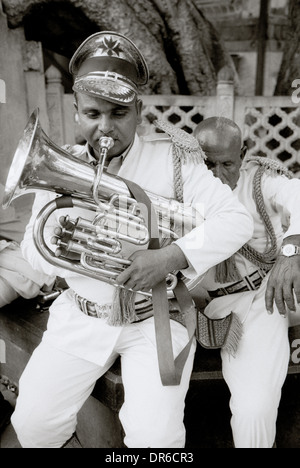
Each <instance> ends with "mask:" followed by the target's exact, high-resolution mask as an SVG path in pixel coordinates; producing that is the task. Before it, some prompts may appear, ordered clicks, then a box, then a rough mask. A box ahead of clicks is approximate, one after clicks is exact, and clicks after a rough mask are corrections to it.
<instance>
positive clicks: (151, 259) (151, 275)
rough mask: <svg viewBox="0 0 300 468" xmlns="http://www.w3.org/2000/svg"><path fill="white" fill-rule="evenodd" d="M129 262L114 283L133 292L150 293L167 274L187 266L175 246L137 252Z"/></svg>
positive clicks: (182, 255)
mask: <svg viewBox="0 0 300 468" xmlns="http://www.w3.org/2000/svg"><path fill="white" fill-rule="evenodd" d="M129 260H131V261H132V263H131V265H130V266H129V267H128V268H126V270H124V271H123V272H122V273H121V274H120V275H119V276H118V277H117V279H116V283H117V284H119V285H120V286H124V287H125V288H128V289H132V290H133V291H150V290H151V289H152V288H153V287H154V286H155V285H156V284H158V283H160V282H161V281H163V280H165V279H166V277H167V275H168V273H170V272H172V271H176V270H180V269H183V268H186V267H187V266H188V264H187V261H186V258H185V256H184V254H183V252H182V250H181V249H180V247H178V246H177V245H175V244H172V245H169V246H167V247H164V248H162V249H159V250H139V251H137V252H134V254H132V255H131V256H130V258H129Z"/></svg>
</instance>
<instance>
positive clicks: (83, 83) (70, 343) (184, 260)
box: [12, 32, 253, 448]
mask: <svg viewBox="0 0 300 468" xmlns="http://www.w3.org/2000/svg"><path fill="white" fill-rule="evenodd" d="M70 70H71V72H72V73H73V75H74V77H75V81H74V88H73V89H74V91H75V99H76V109H77V113H78V119H79V124H80V128H81V132H82V135H83V136H84V138H85V139H86V141H87V143H86V145H84V146H78V145H77V146H75V147H73V148H68V151H70V152H71V153H72V154H73V155H74V156H76V158H79V159H81V160H83V161H86V162H90V163H92V164H93V163H97V160H98V158H99V139H100V138H101V137H104V136H106V137H111V138H112V139H113V146H112V148H110V149H109V150H108V152H107V156H106V158H107V167H106V171H107V172H110V173H114V174H118V177H122V178H124V179H126V180H127V181H132V182H134V183H135V184H138V185H139V186H140V187H142V189H144V190H145V191H149V192H152V193H155V194H157V195H159V196H161V197H166V198H167V199H176V198H177V199H179V198H182V200H180V201H183V202H184V203H185V204H189V205H192V206H193V207H195V208H197V206H202V207H203V210H204V221H203V224H202V225H201V226H200V225H199V226H196V227H195V228H194V229H193V230H192V231H191V232H189V233H187V234H185V235H184V236H182V237H181V238H179V239H177V240H176V241H174V242H173V243H172V244H171V245H167V246H165V247H162V248H160V249H159V250H158V249H148V250H145V249H139V250H136V251H134V250H135V249H133V252H132V253H131V255H130V261H131V264H130V266H128V267H127V268H125V269H124V271H122V272H121V273H120V274H119V275H118V276H117V278H116V284H115V285H112V284H109V283H107V282H105V281H99V280H97V279H93V278H89V277H85V276H82V275H80V274H76V273H74V272H70V271H67V270H64V269H63V268H57V267H55V266H52V265H50V264H49V263H48V262H47V261H46V260H45V259H43V258H42V257H41V256H40V255H39V254H38V252H37V250H36V248H35V246H34V243H33V234H32V232H33V224H34V220H35V218H36V216H37V213H38V212H39V210H40V209H41V208H42V207H43V206H44V205H45V204H46V203H47V202H48V201H49V200H51V199H53V194H51V193H48V192H44V193H38V194H37V195H36V200H35V203H34V207H33V214H32V219H31V221H30V222H29V225H28V226H27V230H26V234H25V237H24V240H23V242H22V250H23V253H24V256H25V257H26V258H27V259H28V260H29V261H30V262H31V264H32V265H33V267H34V268H35V269H37V270H41V271H44V272H47V274H53V275H58V276H60V277H63V278H65V280H66V282H67V284H68V286H69V289H67V290H66V291H65V292H64V293H62V294H61V295H60V297H59V298H57V299H56V300H55V301H54V302H53V304H52V306H51V308H50V317H49V322H48V328H47V331H46V332H45V333H44V336H43V340H42V342H41V344H40V345H39V346H38V347H37V349H36V350H35V351H34V353H33V355H32V357H31V359H30V361H29V363H28V365H27V367H26V369H25V371H24V373H23V375H22V377H21V380H20V391H19V397H18V401H17V406H16V411H15V413H14V415H13V417H12V424H13V426H14V428H15V430H16V433H17V436H18V438H19V441H20V443H21V445H22V446H23V447H30V448H51V447H53V448H59V447H62V446H63V445H64V443H65V442H66V441H67V440H68V439H69V438H70V437H71V436H72V434H73V433H74V431H75V428H76V415H77V413H78V411H79V409H80V408H81V406H82V405H83V403H84V402H85V401H86V399H87V398H88V397H89V395H90V394H91V392H92V390H93V387H94V384H95V382H96V380H97V379H98V378H100V377H101V376H102V375H103V374H104V373H105V372H106V371H107V370H108V369H109V367H110V366H111V365H112V364H113V362H114V361H115V360H116V358H117V357H118V356H120V357H121V367H122V380H123V384H124V389H125V401H124V404H123V406H122V408H121V411H120V414H119V416H120V420H121V423H122V425H123V428H124V432H125V439H124V443H125V445H126V446H127V447H131V448H143V447H144V448H146V447H156V448H159V447H168V448H172V447H174V448H176V447H184V445H185V428H184V424H183V416H184V400H185V396H186V392H187V390H188V386H189V380H190V375H191V371H192V366H193V358H194V352H195V347H196V344H195V338H193V337H192V339H191V346H190V348H189V353H188V356H187V358H186V362H185V365H184V367H183V371H182V376H181V380H180V382H177V384H175V385H163V383H162V380H161V375H160V373H159V362H158V355H157V346H156V333H155V320H154V317H153V316H152V315H153V313H151V311H152V306H151V300H149V299H148V298H146V299H145V297H144V296H143V294H141V292H143V291H150V290H153V291H154V290H156V287H157V285H158V284H161V282H163V281H164V280H165V278H166V276H167V274H168V273H170V272H173V271H182V272H183V273H184V275H185V276H186V277H191V278H192V277H195V276H198V275H202V274H203V273H205V272H206V271H207V270H208V269H209V268H210V267H212V266H213V265H215V264H217V263H219V262H221V261H223V260H225V259H226V258H228V257H229V256H231V255H232V254H233V253H234V252H235V251H237V250H238V249H239V248H240V247H241V246H242V245H243V244H244V243H245V242H247V241H248V240H249V238H250V237H251V235H252V229H253V226H252V221H251V218H250V216H249V214H248V213H247V211H246V210H245V209H244V208H243V207H242V205H241V204H240V203H239V202H238V201H237V199H236V198H235V197H234V196H233V195H232V192H231V190H230V189H229V187H226V186H225V185H223V184H222V183H221V182H220V181H219V180H218V179H216V178H215V177H214V176H213V175H212V173H211V172H210V171H208V170H207V168H206V166H205V164H204V163H203V160H202V159H203V154H202V152H201V150H200V148H199V146H198V145H196V146H195V141H194V139H193V137H191V136H190V135H188V134H186V133H185V132H182V131H180V130H178V129H176V128H175V127H173V126H172V125H169V124H162V125H161V130H163V132H162V133H160V134H158V133H155V134H153V135H151V136H146V137H139V136H138V135H137V133H136V129H137V125H138V124H139V123H140V122H141V110H142V102H141V101H140V100H139V99H138V86H139V85H143V84H145V83H146V82H147V80H148V70H147V66H146V63H145V61H144V58H143V56H142V55H141V53H140V52H139V50H138V49H137V47H136V46H135V45H134V44H133V43H132V42H131V41H130V40H129V39H127V38H126V37H124V36H122V35H121V34H118V33H115V32H100V33H97V34H94V35H92V36H91V37H89V38H88V39H86V41H84V43H83V44H82V45H81V46H80V47H79V48H78V49H77V51H76V52H75V54H74V56H73V58H72V59H71V62H70ZM178 175H180V176H179V177H177V176H178ZM100 185H101V181H100ZM74 210H75V211H76V209H74ZM58 211H62V212H63V213H67V212H68V211H70V210H68V209H62V210H58ZM77 211H78V212H79V211H80V210H79V209H77ZM59 215H60V213H57V214H55V215H54V216H53V218H55V219H54V220H53V222H51V220H49V223H48V224H49V225H48V226H46V227H45V236H46V237H47V239H48V240H49V239H50V238H51V237H52V236H53V230H54V229H55V227H56V226H57V219H58V218H59ZM66 224H67V222H66ZM67 228H68V224H67ZM56 232H57V231H56ZM200 233H201V235H200ZM198 234H199V235H198ZM195 239H196V240H195ZM199 239H201V242H200V240H199ZM63 248H64V244H63ZM63 248H62V250H63ZM117 285H119V286H125V288H126V290H128V289H130V290H131V291H133V292H134V293H135V294H134V296H133V297H134V300H135V315H134V316H129V317H128V316H126V313H127V311H128V310H127V308H126V307H125V308H124V307H123V308H122V307H121V309H120V308H119V317H118V320H117V321H116V322H115V323H114V320H113V319H112V316H114V314H115V312H116V311H115V310H114V307H115V306H116V304H115V303H114V298H115V292H116V290H119V289H120V288H117ZM121 289H122V288H121ZM122 290H123V289H122ZM124 297H125V299H126V294H124ZM124 297H123V300H125V299H124ZM131 299H132V297H131ZM123 306H124V304H123ZM120 310H121V312H120ZM122 313H123V316H122ZM120 314H121V315H120ZM170 322H171V323H170V326H171V336H172V344H173V352H174V356H175V357H176V356H178V355H179V354H180V353H181V351H182V349H184V348H185V347H186V345H187V343H188V342H189V339H190V337H189V336H188V333H187V329H186V328H185V327H184V326H182V325H181V324H180V323H178V322H177V321H174V320H171V321H170ZM158 332H160V330H158Z"/></svg>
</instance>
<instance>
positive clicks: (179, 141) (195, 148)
mask: <svg viewBox="0 0 300 468" xmlns="http://www.w3.org/2000/svg"><path fill="white" fill-rule="evenodd" d="M153 124H154V125H155V127H156V128H158V129H159V130H162V131H163V132H165V133H167V134H168V135H169V136H170V138H171V141H172V144H173V148H174V151H175V152H176V155H177V157H178V158H179V160H180V161H181V162H182V164H185V163H186V162H188V161H192V162H193V163H194V164H199V163H202V162H203V161H204V159H206V155H205V153H204V151H203V150H202V148H201V147H200V145H199V143H198V140H197V139H196V138H195V137H194V136H193V135H190V134H189V133H187V132H185V131H184V130H182V129H181V128H178V127H175V125H173V124H171V123H170V122H165V121H163V120H155V121H154V122H153Z"/></svg>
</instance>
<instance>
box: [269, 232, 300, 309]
mask: <svg viewBox="0 0 300 468" xmlns="http://www.w3.org/2000/svg"><path fill="white" fill-rule="evenodd" d="M299 237H300V236H291V237H289V238H287V239H285V242H284V244H288V243H293V244H295V245H299V244H298V242H299V240H300V239H299ZM295 240H297V244H296V242H295ZM299 243H300V242H299ZM284 244H283V245H284ZM274 301H275V304H276V306H277V308H278V311H279V313H280V314H281V315H283V316H284V317H285V316H286V314H287V309H289V310H290V311H292V312H295V311H296V305H297V303H298V304H300V255H293V256H291V257H286V256H284V255H279V256H278V258H277V260H276V263H275V265H274V266H273V268H272V270H271V273H270V277H269V280H268V284H267V290H266V295H265V303H266V309H267V311H268V312H269V313H273V305H274Z"/></svg>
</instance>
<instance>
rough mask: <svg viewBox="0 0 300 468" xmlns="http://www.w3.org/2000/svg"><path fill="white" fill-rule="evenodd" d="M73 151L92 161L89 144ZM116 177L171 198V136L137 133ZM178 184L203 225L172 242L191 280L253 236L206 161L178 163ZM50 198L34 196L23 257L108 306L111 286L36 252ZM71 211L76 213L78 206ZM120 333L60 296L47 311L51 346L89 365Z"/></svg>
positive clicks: (248, 222) (52, 223)
mask: <svg viewBox="0 0 300 468" xmlns="http://www.w3.org/2000/svg"><path fill="white" fill-rule="evenodd" d="M72 153H73V154H76V155H78V157H80V158H81V159H82V160H84V161H90V160H92V157H91V156H90V154H89V152H88V148H87V146H85V147H83V146H80V147H79V146H76V147H74V148H73V150H72ZM118 175H119V176H120V177H124V178H125V179H128V180H131V181H133V182H135V183H137V184H138V185H140V186H141V187H142V188H143V189H144V190H146V191H150V192H152V193H155V194H157V195H160V196H163V197H166V198H168V199H174V198H175V194H174V183H173V160H172V142H171V138H170V137H169V136H168V135H167V134H163V135H159V134H154V135H151V136H146V137H139V136H137V135H136V137H135V139H134V142H133V145H132V147H131V149H130V150H129V152H128V153H127V154H126V156H125V157H124V159H123V163H122V166H121V168H120V170H119V173H118ZM182 183H183V195H184V202H185V203H187V204H188V205H193V206H194V207H195V208H196V209H197V208H198V209H200V210H201V211H202V214H203V215H204V222H203V224H202V225H201V226H198V227H196V228H195V229H193V231H191V232H190V233H189V234H187V235H185V236H184V237H182V238H180V239H179V240H177V241H176V244H177V245H178V246H179V247H180V248H181V249H182V251H183V252H184V254H185V256H186V258H187V260H188V263H189V268H187V269H186V270H185V271H184V274H185V275H187V276H188V277H194V276H199V275H202V274H203V273H205V272H206V271H207V270H208V269H209V268H211V267H212V266H213V265H215V264H217V263H219V262H221V261H222V260H224V259H226V258H228V257H229V256H231V255H232V254H233V253H234V252H236V251H237V250H238V249H239V248H240V247H241V246H242V245H243V244H244V243H245V242H247V241H248V240H249V239H250V238H251V236H252V233H253V222H252V219H251V216H250V215H249V213H248V212H247V210H246V209H245V208H244V206H243V205H242V204H241V203H240V202H239V201H238V199H237V198H236V197H235V195H234V194H233V193H232V191H231V190H230V188H229V187H227V186H226V185H224V184H222V183H221V182H220V181H219V180H218V179H217V178H215V177H214V176H213V174H212V173H211V171H209V170H208V169H207V168H206V166H205V164H204V163H201V164H195V163H193V162H192V161H187V162H185V163H184V164H183V165H182ZM53 198H54V195H53V193H51V192H47V191H45V192H43V191H39V192H38V193H37V194H36V198H35V202H34V205H33V212H32V217H31V219H30V222H29V224H28V226H27V229H26V233H25V236H24V240H23V242H22V251H23V255H24V257H25V258H26V259H27V260H28V261H29V262H30V263H31V264H32V266H33V268H35V269H38V270H40V271H43V272H45V273H47V274H50V275H57V276H60V277H63V278H65V280H66V282H67V284H68V285H69V287H70V288H71V289H73V290H74V291H75V292H76V293H77V294H79V295H80V296H82V297H84V298H86V299H88V300H90V301H94V302H97V303H98V304H100V305H102V304H103V305H104V304H108V303H111V302H112V298H113V293H114V286H112V285H110V284H108V283H106V282H102V281H99V280H96V279H91V278H88V277H86V276H83V275H79V274H77V273H74V272H71V271H68V270H62V269H61V268H57V267H54V266H52V265H51V264H49V263H48V262H47V261H46V260H44V259H43V258H42V257H41V256H40V254H39V253H38V251H37V250H36V248H35V246H34V243H33V224H34V221H35V218H36V216H37V214H38V213H39V211H40V209H41V208H42V207H43V206H44V205H45V204H46V203H47V202H48V201H50V200H51V199H53ZM72 210H74V211H76V210H77V211H78V212H79V211H80V210H78V209H77V208H74V209H72ZM60 211H62V212H64V214H65V211H68V210H58V211H57V212H55V216H53V218H55V219H52V218H51V219H49V223H47V224H48V225H47V226H46V228H45V238H46V239H47V240H49V239H50V238H51V236H53V229H54V226H57V225H58V221H57V219H58V218H59V216H61V213H60ZM69 211H70V210H69ZM72 217H73V216H72ZM195 239H196V241H197V242H195ZM58 309H59V311H58ZM149 320H151V319H148V320H145V321H143V322H140V323H137V324H136V326H138V327H140V328H141V329H143V328H145V329H146V328H147V322H149ZM120 331H121V327H112V326H109V325H107V324H106V323H105V321H104V319H95V318H93V317H88V316H86V315H84V314H82V313H81V312H80V311H78V313H75V312H74V308H71V307H68V305H67V302H66V298H65V297H64V294H62V295H61V296H60V297H59V298H58V299H57V300H56V301H55V302H54V304H53V305H52V307H51V309H50V320H49V323H48V332H47V334H48V339H51V336H52V337H53V340H52V341H53V344H54V345H55V346H58V347H60V348H63V349H65V350H66V351H68V352H71V353H74V354H75V355H80V356H81V357H86V358H87V359H90V360H91V361H95V362H100V361H101V362H102V361H104V362H105V359H106V357H107V356H108V355H109V353H110V352H111V350H112V348H113V346H114V344H115V342H116V340H117V339H118V336H119V334H120ZM87 344H88V346H87ZM100 356H101V357H100Z"/></svg>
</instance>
